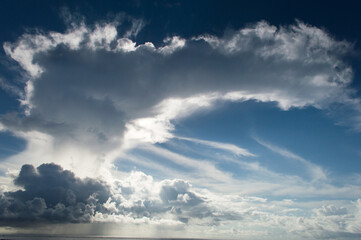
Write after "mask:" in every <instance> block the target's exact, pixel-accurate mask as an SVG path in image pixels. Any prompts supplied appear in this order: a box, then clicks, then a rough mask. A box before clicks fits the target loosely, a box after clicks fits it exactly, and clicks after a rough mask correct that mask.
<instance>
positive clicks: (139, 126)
mask: <svg viewBox="0 0 361 240" xmlns="http://www.w3.org/2000/svg"><path fill="white" fill-rule="evenodd" d="M119 24H120V23H119V22H116V21H114V22H110V23H104V22H103V23H97V24H95V25H93V26H87V25H85V24H84V23H79V24H72V25H71V27H69V29H68V30H67V31H66V32H65V33H57V32H48V33H42V34H34V35H29V34H25V35H23V36H21V37H20V38H19V39H18V41H16V42H14V43H5V44H4V49H5V52H6V53H7V55H8V56H9V57H11V58H12V59H13V60H15V61H17V62H18V63H19V65H20V66H21V67H22V68H23V69H24V71H25V72H26V73H27V74H26V76H27V77H26V86H25V88H24V90H23V91H24V92H23V93H22V94H20V95H21V99H20V100H21V101H22V103H23V106H24V112H17V113H8V114H6V115H4V116H3V117H2V118H1V125H2V129H3V130H5V129H7V130H9V131H12V132H14V133H16V134H18V135H20V136H22V137H24V136H25V135H26V138H27V140H28V141H31V140H30V139H31V134H29V133H32V132H40V133H42V134H46V135H48V136H49V137H50V138H51V139H52V141H53V142H54V144H56V145H57V146H64V145H66V146H69V145H73V146H75V145H76V146H78V148H79V149H80V148H82V149H88V150H89V151H92V153H96V154H97V159H104V156H105V155H106V154H107V153H109V152H110V151H112V150H114V149H116V148H119V146H120V145H121V144H122V142H123V140H124V138H123V136H124V132H127V133H128V134H127V135H126V139H134V138H135V139H138V140H139V139H148V141H149V142H161V141H166V140H167V138H170V137H172V135H171V134H170V133H169V132H170V131H171V130H172V129H173V127H172V124H171V121H172V120H173V119H175V118H179V117H183V116H187V115H189V114H191V113H192V112H194V111H196V110H197V109H199V108H202V107H210V106H212V105H213V104H214V103H216V102H217V101H246V100H251V99H253V100H256V101H262V102H270V101H272V102H276V103H277V104H278V106H279V107H280V108H282V109H284V110H287V109H289V108H291V107H299V108H302V107H305V106H313V107H316V108H325V107H327V106H329V105H330V104H333V103H341V104H348V103H350V102H353V103H352V104H353V105H357V99H352V97H351V94H352V90H351V89H349V85H350V83H351V81H352V69H351V67H350V66H349V65H348V64H347V63H345V61H343V58H344V56H345V55H347V54H348V53H349V52H350V51H351V50H352V45H351V44H349V43H348V42H346V41H338V40H335V39H334V38H332V37H331V36H330V35H329V34H328V33H327V32H325V31H324V30H322V29H319V28H317V27H313V26H310V25H307V24H305V23H302V22H300V21H297V22H296V23H295V24H294V25H290V26H285V27H278V28H277V27H275V26H272V25H270V24H268V23H267V22H265V21H261V22H258V23H256V24H252V25H249V26H247V27H244V28H242V29H239V30H234V31H228V32H227V33H226V34H225V35H224V36H222V37H218V36H211V35H207V34H203V35H200V36H195V37H193V38H189V39H184V38H182V37H180V36H173V37H170V38H166V39H165V40H164V44H163V45H161V46H155V45H154V44H153V43H150V42H145V43H136V42H134V41H133V40H132V39H131V37H130V36H129V34H127V33H124V34H123V35H119V33H118V31H117V27H118V26H119ZM133 25H134V24H133ZM135 25H136V26H138V25H139V24H138V25H137V24H135ZM138 31H139V29H138V30H137V32H138ZM175 103H176V104H175ZM88 146H92V147H91V148H89V147H88ZM63 152H64V151H63ZM102 161H103V160H102Z"/></svg>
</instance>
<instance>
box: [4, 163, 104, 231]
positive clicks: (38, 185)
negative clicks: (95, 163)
mask: <svg viewBox="0 0 361 240" xmlns="http://www.w3.org/2000/svg"><path fill="white" fill-rule="evenodd" d="M14 183H15V185H17V186H19V187H22V188H23V189H22V190H18V191H14V192H5V193H4V194H3V195H2V196H1V200H0V224H1V225H10V226H11V225H15V226H16V225H32V224H41V223H63V222H71V223H79V222H90V220H91V217H92V216H93V215H94V214H95V212H97V211H102V208H103V207H102V204H103V203H105V202H106V201H107V200H108V198H109V197H110V190H109V186H107V185H106V184H105V183H103V182H101V181H98V180H94V179H89V178H87V179H79V178H77V177H75V176H74V173H72V172H71V171H68V170H63V169H62V168H61V167H60V166H59V165H56V164H53V163H50V164H42V165H40V166H39V167H38V168H36V169H35V168H34V167H33V166H32V165H23V166H22V168H21V171H20V173H19V175H18V176H17V177H16V178H15V179H14Z"/></svg>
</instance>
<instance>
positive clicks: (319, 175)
mask: <svg viewBox="0 0 361 240" xmlns="http://www.w3.org/2000/svg"><path fill="white" fill-rule="evenodd" d="M255 140H256V141H257V142H258V143H259V144H261V145H262V146H264V147H266V148H268V149H269V150H271V151H272V152H275V153H278V154H279V155H281V156H284V157H286V158H288V159H293V160H296V161H298V162H300V163H302V164H303V165H304V166H305V167H306V168H307V170H308V172H309V174H310V175H311V177H312V178H313V181H319V180H321V181H322V180H326V179H327V173H326V171H325V170H324V169H322V167H320V166H318V165H317V164H314V163H312V162H310V161H308V160H306V159H304V158H302V157H300V156H298V155H296V154H294V153H292V152H290V151H288V150H286V149H283V148H280V147H278V146H275V145H272V144H270V143H267V142H265V141H262V140H260V139H258V138H255Z"/></svg>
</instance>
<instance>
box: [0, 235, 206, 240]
mask: <svg viewBox="0 0 361 240" xmlns="http://www.w3.org/2000/svg"><path fill="white" fill-rule="evenodd" d="M25 239H27V240H46V239H50V240H78V239H80V240H206V239H196V238H193V239H192V238H127V237H102V236H96V237H94V236H59V235H56V236H54V235H0V240H25Z"/></svg>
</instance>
